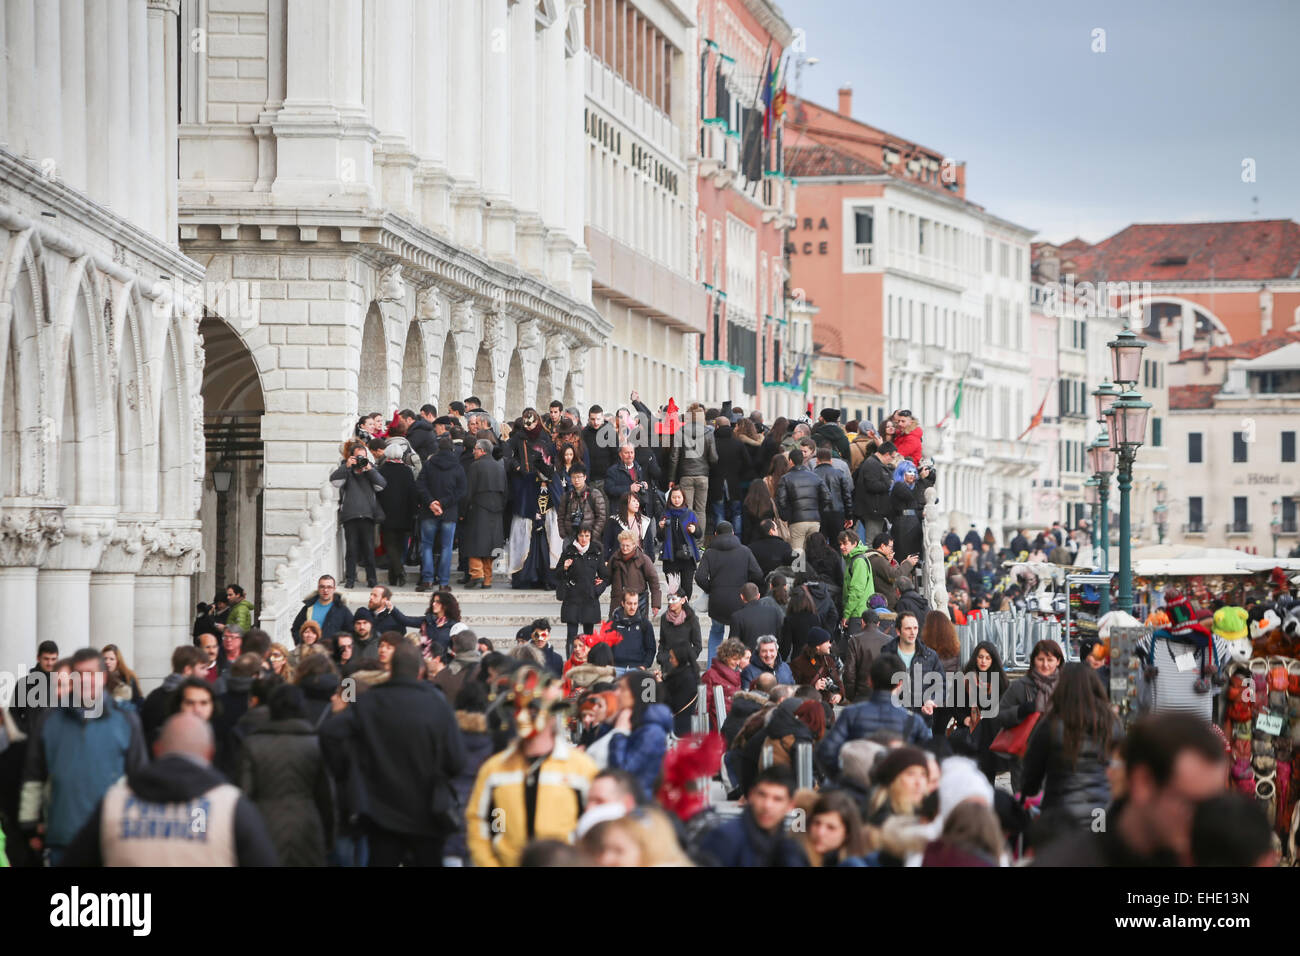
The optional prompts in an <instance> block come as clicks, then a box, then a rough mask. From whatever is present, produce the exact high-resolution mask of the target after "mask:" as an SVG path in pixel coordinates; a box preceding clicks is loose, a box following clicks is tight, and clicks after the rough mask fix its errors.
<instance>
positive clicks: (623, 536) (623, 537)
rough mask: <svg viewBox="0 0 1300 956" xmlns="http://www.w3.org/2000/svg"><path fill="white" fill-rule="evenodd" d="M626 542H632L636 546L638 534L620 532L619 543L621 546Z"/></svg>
mask: <svg viewBox="0 0 1300 956" xmlns="http://www.w3.org/2000/svg"><path fill="white" fill-rule="evenodd" d="M625 541H626V542H631V543H632V544H636V543H637V536H636V532H635V531H620V532H619V533H618V543H619V544H623V543H624V542H625Z"/></svg>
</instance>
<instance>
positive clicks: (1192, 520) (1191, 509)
mask: <svg viewBox="0 0 1300 956" xmlns="http://www.w3.org/2000/svg"><path fill="white" fill-rule="evenodd" d="M1187 530H1188V531H1204V530H1205V512H1204V507H1203V499H1201V498H1188V499H1187Z"/></svg>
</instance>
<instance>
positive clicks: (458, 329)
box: [451, 299, 474, 335]
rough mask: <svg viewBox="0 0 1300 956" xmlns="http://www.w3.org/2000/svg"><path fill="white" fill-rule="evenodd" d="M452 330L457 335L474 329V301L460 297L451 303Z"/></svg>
mask: <svg viewBox="0 0 1300 956" xmlns="http://www.w3.org/2000/svg"><path fill="white" fill-rule="evenodd" d="M451 331H452V332H453V333H455V334H457V335H464V334H469V333H471V332H473V331H474V302H473V300H472V299H458V300H456V301H455V302H453V303H452V304H451Z"/></svg>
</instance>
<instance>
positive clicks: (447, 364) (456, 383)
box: [438, 332, 466, 415]
mask: <svg viewBox="0 0 1300 956" xmlns="http://www.w3.org/2000/svg"><path fill="white" fill-rule="evenodd" d="M465 396H466V392H465V387H464V385H463V384H462V383H461V371H460V356H459V355H458V354H457V352H456V336H455V335H453V334H452V333H451V332H448V333H447V340H446V342H445V343H444V344H443V347H442V371H441V372H440V373H439V374H438V413H439V414H441V415H446V414H447V413H448V412H449V411H451V403H452V402H458V401H460V400H461V399H463V398H464V397H465Z"/></svg>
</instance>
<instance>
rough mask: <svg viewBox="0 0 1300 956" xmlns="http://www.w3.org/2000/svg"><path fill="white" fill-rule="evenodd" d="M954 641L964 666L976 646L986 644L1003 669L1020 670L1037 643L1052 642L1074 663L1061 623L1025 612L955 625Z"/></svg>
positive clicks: (998, 614)
mask: <svg viewBox="0 0 1300 956" xmlns="http://www.w3.org/2000/svg"><path fill="white" fill-rule="evenodd" d="M956 629H957V639H958V640H959V641H960V643H961V660H962V663H963V664H964V663H965V662H966V661H968V660H970V657H971V655H972V654H974V653H975V646H976V645H977V644H980V643H981V642H983V641H988V642H989V643H990V644H992V645H993V646H994V647H996V648H997V649H998V656H999V657H1001V658H1002V664H1003V666H1004V667H1007V668H1011V669H1013V670H1021V669H1026V668H1028V667H1029V664H1030V660H1029V655H1030V653H1031V652H1032V651H1033V649H1034V645H1035V644H1037V643H1038V642H1039V641H1044V640H1048V641H1055V642H1056V643H1057V644H1059V645H1060V646H1061V649H1062V651H1063V652H1064V653H1065V659H1066V660H1067V661H1077V660H1078V659H1079V655H1078V654H1077V653H1074V652H1073V651H1072V650H1071V648H1070V646H1069V642H1068V641H1066V639H1065V634H1064V629H1063V628H1062V625H1061V622H1060V621H1055V620H1052V619H1050V618H1046V617H1043V616H1041V615H1038V614H1030V613H1028V612H1025V611H986V612H984V613H983V614H980V615H979V616H978V617H976V618H974V619H973V620H972V621H971V622H970V623H968V624H958V625H956Z"/></svg>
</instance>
